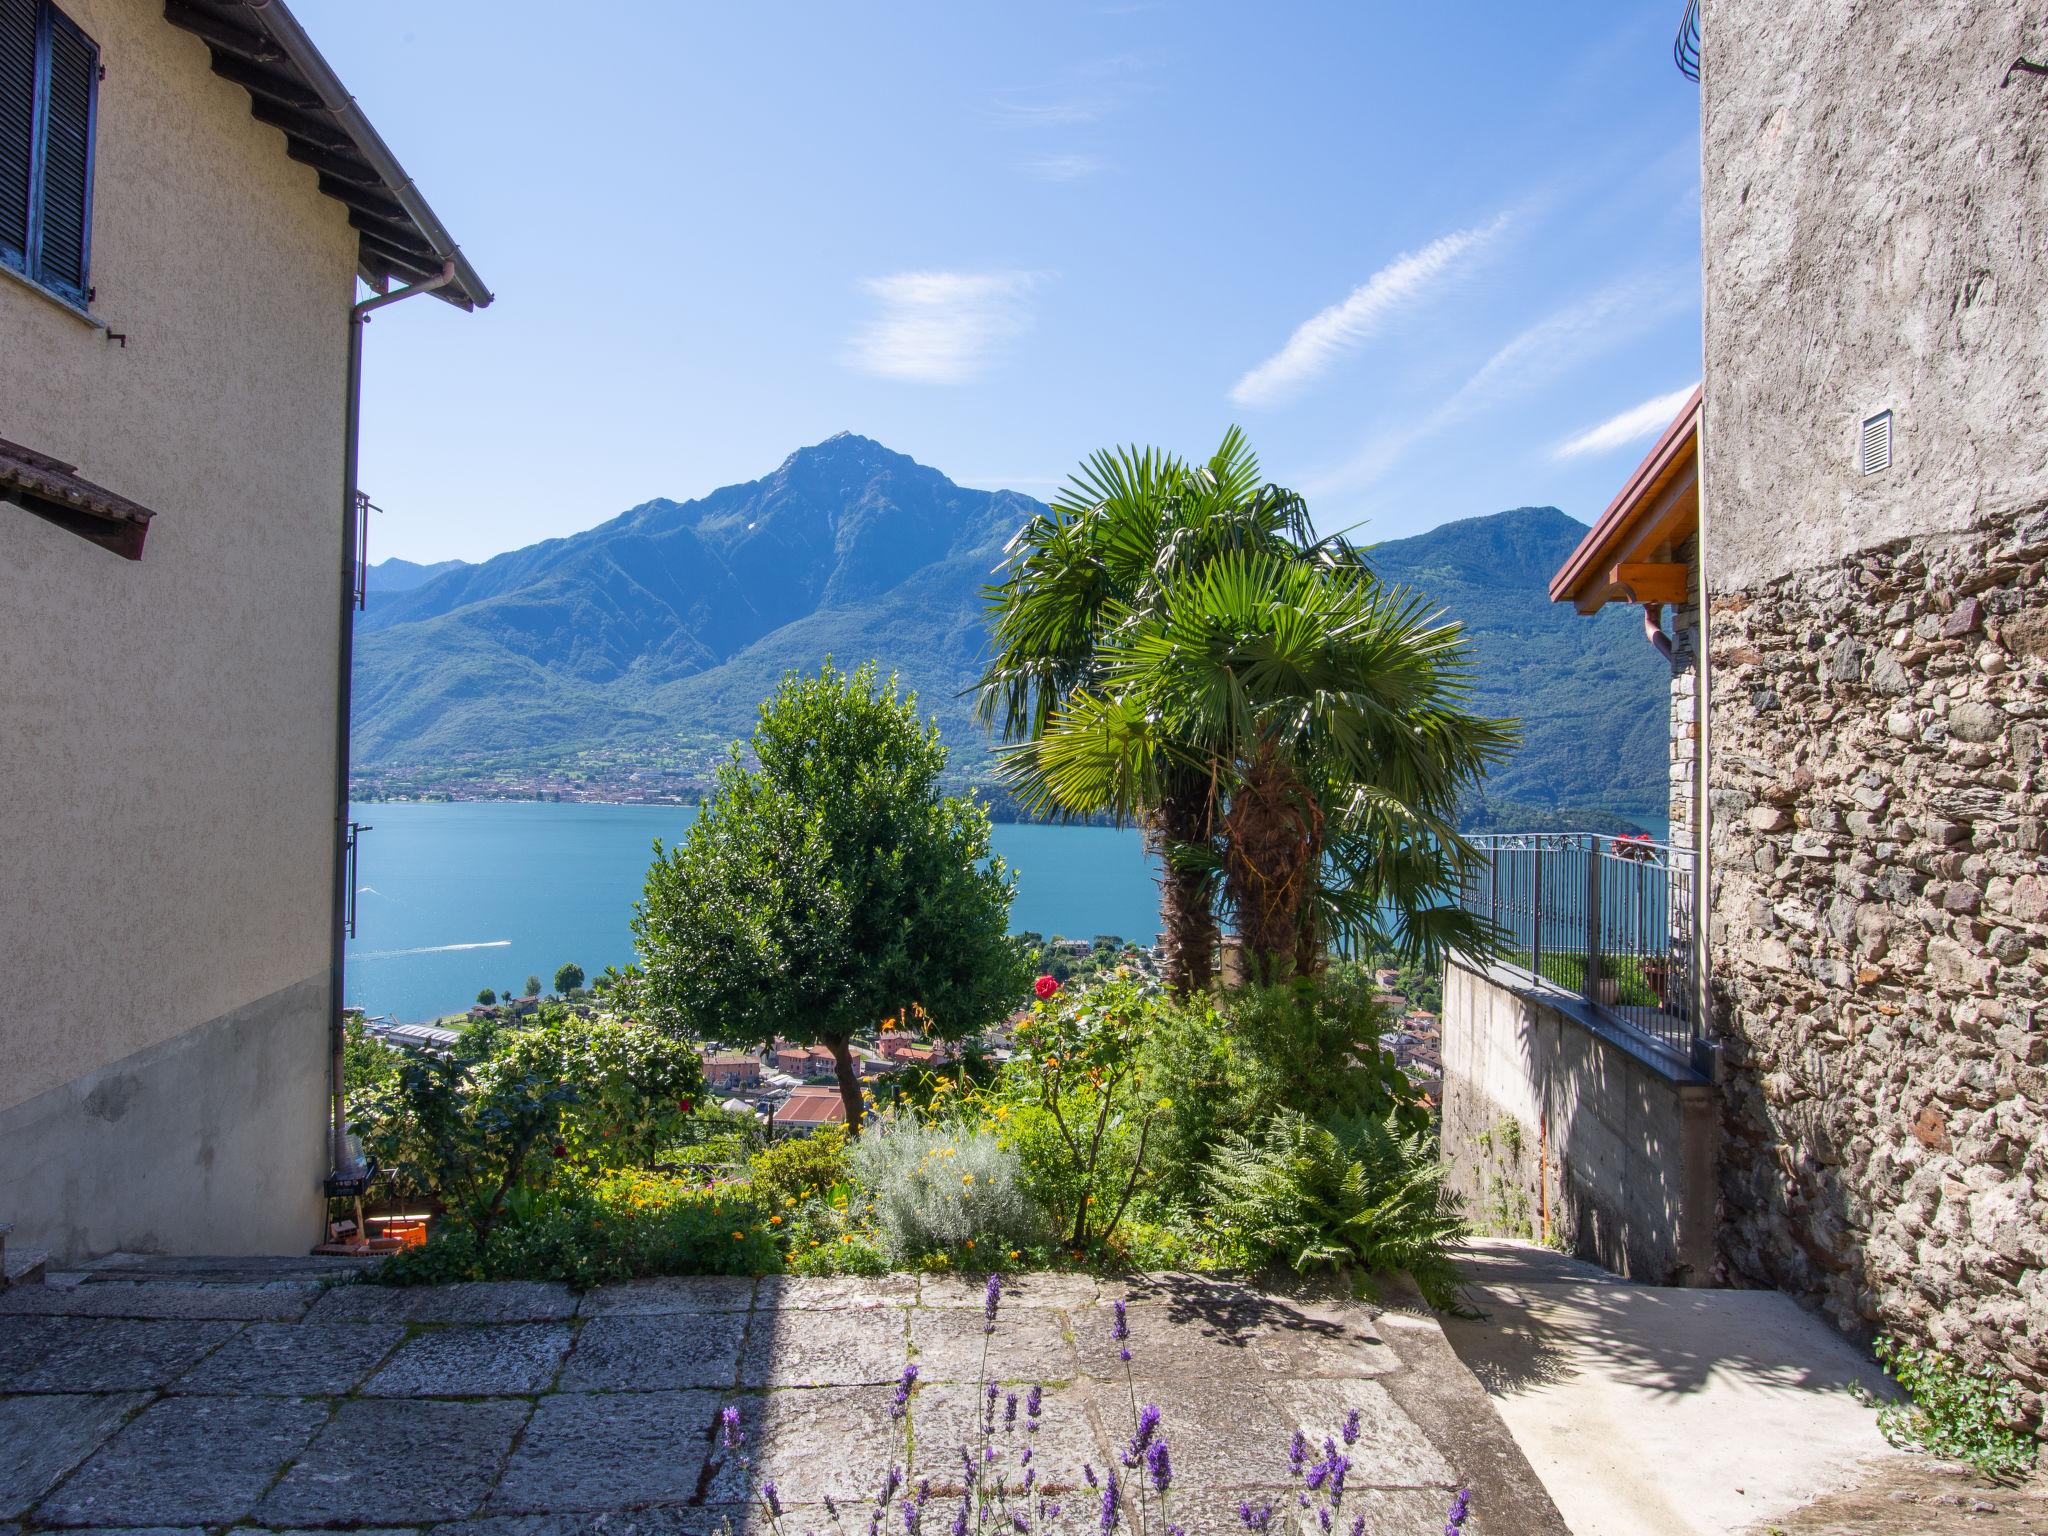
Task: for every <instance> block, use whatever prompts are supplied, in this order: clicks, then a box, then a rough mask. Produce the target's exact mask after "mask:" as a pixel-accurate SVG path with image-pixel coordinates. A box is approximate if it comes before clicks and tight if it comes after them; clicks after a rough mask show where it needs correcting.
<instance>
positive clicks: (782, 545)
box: [354, 433, 1665, 810]
mask: <svg viewBox="0 0 2048 1536" xmlns="http://www.w3.org/2000/svg"><path fill="white" fill-rule="evenodd" d="M1039 509H1040V504H1039V503H1038V502H1036V501H1034V500H1032V499H1031V498H1030V497H1028V496H1023V495H1020V494H1018V493H1016V492H1013V491H979V490H971V489H967V488H964V487H961V486H958V485H955V484H954V483H953V482H952V481H951V480H949V479H947V478H946V477H945V476H944V475H943V474H941V473H939V472H938V471H937V470H935V469H932V468H930V467H928V466H926V465H922V464H919V463H917V462H916V461H915V460H913V459H911V458H909V457H907V456H906V455H903V454H900V453H896V452H893V451H892V450H890V449H888V448H885V447H883V446H882V445H881V444H880V443H877V442H874V441H872V440H871V439H869V438H865V437H859V436H856V435H854V434H852V433H841V434H839V435H838V436H836V437H833V438H830V439H828V440H827V441H825V442H823V443H819V444H816V445H814V446H812V447H808V448H802V449H799V450H797V451H796V452H795V453H793V454H791V455H790V456H789V457H788V458H787V459H785V460H784V461H783V463H782V464H781V465H780V466H779V467H778V468H777V469H776V470H775V472H774V473H773V474H770V475H767V476H765V477H763V478H762V479H759V480H754V481H748V482H746V483H744V484H740V485H730V486H725V487H722V488H721V489H719V490H716V491H713V492H711V493H710V494H709V495H707V496H704V497H700V498H698V499H696V500H693V501H689V502H675V501H669V500H666V499H657V500H654V501H649V502H645V503H642V504H641V505H640V506H637V507H633V508H631V509H629V510H628V511H626V512H623V513H621V514H620V515H619V516H617V517H615V518H613V519H611V520H610V521H608V522H605V523H602V524H600V525H599V526H597V527H595V528H591V529H588V530H586V531H585V532H582V533H578V534H574V535H571V536H569V537H567V538H561V539H549V540H545V541H543V542H541V543H539V544H534V545H531V546H529V547H527V548H525V549H520V550H514V551H512V552H510V553H508V554H504V555H499V556H497V557H496V558H494V559H490V560H485V561H482V562H479V563H475V564H461V563H457V564H456V566H455V568H453V569H451V570H446V571H444V572H442V573H441V574H439V575H435V576H431V577H429V578H427V579H425V580H424V581H422V582H420V583H419V584H417V585H415V586H411V587H409V588H405V589H402V590H395V589H390V588H388V587H387V588H386V589H384V590H382V591H379V589H378V588H377V586H376V585H375V584H374V583H373V586H372V591H373V593H376V594H377V595H376V596H375V597H374V598H373V600H372V601H371V603H370V605H369V608H368V610H367V611H366V612H365V613H364V614H363V616H362V620H361V623H360V626H359V631H358V635H357V644H356V658H357V661H356V694H355V720H354V729H355V754H356V769H357V776H358V779H359V781H361V782H362V783H363V785H364V786H365V787H366V788H368V789H370V790H372V791H375V790H378V789H384V790H390V791H391V792H398V791H399V790H404V791H406V792H421V791H423V790H432V789H436V788H438V789H440V790H444V791H450V790H459V789H460V787H461V784H462V782H463V781H464V780H472V781H475V782H476V783H478V784H480V785H490V786H495V792H506V791H507V789H508V788H509V789H510V791H511V792H518V790H519V788H520V786H522V785H532V784H542V783H545V784H552V785H555V786H557V787H560V786H562V785H567V786H569V787H571V788H572V789H573V787H574V786H575V785H576V784H577V783H578V782H579V781H591V782H605V783H610V782H615V781H618V780H620V779H622V778H627V777H631V778H632V779H633V782H635V783H637V784H640V785H643V786H651V788H652V790H653V791H655V792H673V793H678V794H683V795H687V794H688V793H689V792H690V790H691V789H692V788H694V787H698V786H701V784H702V783H703V782H704V781H705V780H706V779H707V778H708V774H709V771H710V768H711V766H712V765H713V764H714V763H715V761H716V760H717V759H718V758H719V757H720V756H722V753H723V748H724V744H725V743H726V742H727V741H729V740H731V739H733V738H734V737H738V736H743V735H745V734H746V733H747V732H748V731H749V730H750V729H751V728H752V724H753V720H754V715H755V711H756V707H757V705H758V704H759V701H760V700H761V698H762V697H763V696H764V695H766V694H767V693H768V692H769V691H770V690H771V689H772V688H773V686H774V684H775V681H776V679H777V678H778V677H780V676H781V674H782V673H783V672H785V671H787V670H789V669H791V668H812V667H815V666H816V665H817V663H818V661H819V660H820V659H821V658H822V657H823V656H825V655H827V654H830V655H832V656H833V657H834V658H835V660H836V661H837V662H838V663H839V664H841V665H843V666H847V667H852V666H854V665H857V664H858V663H860V662H862V661H865V660H868V659H870V658H873V659H876V660H878V661H880V662H881V664H882V665H883V667H884V668H885V669H893V670H895V671H896V672H897V673H898V674H899V675H900V677H901V679H902V681H903V682H904V683H905V684H906V685H908V686H910V687H913V688H915V689H916V690H917V691H918V694H919V697H920V702H921V704H922V705H923V707H924V708H925V710H926V711H927V712H931V713H936V714H937V715H938V717H939V721H940V727H941V730H942V732H943V733H944V735H945V738H946V740H947V742H948V744H949V745H950V746H951V747H952V748H953V751H954V764H953V766H954V769H955V775H956V778H958V779H959V780H960V781H962V782H983V783H985V782H986V780H987V777H988V771H989V766H990V757H989V743H988V738H987V736H986V734H985V733H984V732H983V731H982V730H981V728H980V727H979V726H978V725H976V724H975V723H974V721H973V719H972V714H971V701H970V700H969V699H968V698H967V697H965V694H966V691H967V690H968V689H969V688H970V687H971V685H972V683H973V681H974V679H975V677H976V676H977V675H978V674H979V671H980V666H981V660H982V656H983V652H984V646H985V631H984V629H983V625H982V620H981V596H980V594H981V589H982V586H983V585H984V583H985V582H986V581H987V580H988V578H989V574H990V572H991V571H992V569H993V568H994V567H995V566H996V564H997V563H998V562H999V561H1000V559H1001V558H1002V550H1003V546H1004V544H1005V543H1006V542H1007V541H1008V540H1009V538H1010V537H1011V535H1012V534H1014V533H1015V532H1016V530H1017V528H1018V527H1019V526H1020V525H1021V524H1022V523H1023V522H1024V521H1025V520H1026V519H1027V518H1029V517H1030V516H1031V515H1032V514H1033V513H1034V512H1036V511H1038V510H1039ZM1584 532H1585V529H1584V526H1583V525H1581V524H1579V523H1577V522H1575V521H1573V520H1572V519H1571V518H1568V517H1566V516H1565V515H1564V514H1563V513H1562V512H1559V511H1557V510H1556V509H1555V508H1545V507H1537V508H1522V509H1519V510H1517V511H1513V512H1504V513H1500V514H1498V515H1496V516H1493V517H1482V518H1472V519H1468V520H1465V521H1463V522H1458V523H1450V524H1446V525H1444V526H1443V527H1441V528H1438V529H1435V530H1433V531H1431V532H1430V533H1426V534H1423V535H1420V536H1418V537H1416V538H1412V539H1400V540H1393V541H1390V542H1388V543H1386V544H1382V545H1380V546H1378V547H1377V548H1376V549H1375V550H1374V551H1373V560H1374V563H1375V565H1376V566H1377V567H1378V569H1379V570H1380V572H1381V574H1382V575H1383V576H1385V577H1386V578H1387V579H1388V580H1391V581H1397V582H1401V583H1403V584H1407V585H1414V586H1416V587H1418V588H1420V589H1421V590H1423V591H1424V592H1425V593H1427V594H1428V596H1429V597H1430V598H1431V599H1432V600H1433V601H1435V602H1438V603H1440V604H1441V605H1442V606H1443V607H1444V608H1446V609H1447V610H1448V611H1449V612H1450V614H1451V615H1452V616H1453V617H1456V618H1459V619H1461V620H1463V621H1465V622H1466V623H1467V625H1468V626H1469V628H1470V629H1471V632H1472V635H1473V639H1474V642H1475V645H1476V646H1477V647H1478V650H1479V654H1480V659H1481V663H1482V682H1481V686H1480V689H1479V696H1478V703H1479V705H1480V707H1482V708H1485V709H1488V710H1490V711H1493V712H1499V713H1520V714H1523V715H1525V716H1527V717H1528V719H1529V725H1528V737H1529V740H1528V744H1527V745H1526V746H1525V747H1524V748H1523V750H1522V752H1521V754H1520V755H1519V756H1518V757H1517V759H1516V760H1515V762H1514V763H1512V764H1511V765H1509V766H1508V767H1507V768H1506V769H1505V770H1503V771H1502V772H1500V773H1497V774H1496V775H1494V777H1493V779H1492V780H1491V781H1490V782H1489V785H1488V794H1489V796H1491V797H1493V798H1496V799H1501V800H1514V801H1524V802H1527V803H1531V804H1536V805H1542V806H1556V805H1573V806H1584V805H1605V806H1612V807H1618V808H1623V809H1640V810H1654V809H1657V808H1659V807H1660V806H1661V803H1662V800H1663V797H1664V766H1663V765H1664V731H1665V725H1664V719H1665V716H1664V706H1663V702H1662V688H1663V678H1664V673H1663V669H1662V663H1661V661H1660V660H1659V659H1658V657H1657V656H1656V653H1655V652H1654V651H1652V650H1651V649H1650V648H1649V647H1648V646H1647V645H1645V644H1643V642H1642V640H1641V638H1640V634H1641V631H1640V626H1639V625H1638V624H1637V623H1635V622H1634V621H1633V620H1632V619H1631V618H1629V617H1628V616H1627V615H1622V614H1605V615H1600V616H1598V617H1595V618H1592V619H1586V618H1580V617H1578V616H1576V615H1574V614H1572V613H1570V612H1569V611H1568V610H1565V609H1560V608H1556V607H1554V606H1553V605H1552V604H1551V603H1549V601H1548V600H1547V596H1546V594H1545V592H1544V582H1545V581H1546V580H1547V578H1548V576H1549V574H1550V572H1551V571H1552V570H1554V569H1555V568H1556V566H1557V565H1558V563H1559V562H1560V561H1561V560H1562V559H1563V558H1564V556H1565V554H1566V553H1568V552H1569V551H1570V549H1571V548H1572V546H1573V545H1574V544H1576V543H1577V542H1578V539H1579V538H1580V536H1581V535H1583V533H1584ZM1538 705H1540V709H1539V708H1538V707H1536V706H1538Z"/></svg>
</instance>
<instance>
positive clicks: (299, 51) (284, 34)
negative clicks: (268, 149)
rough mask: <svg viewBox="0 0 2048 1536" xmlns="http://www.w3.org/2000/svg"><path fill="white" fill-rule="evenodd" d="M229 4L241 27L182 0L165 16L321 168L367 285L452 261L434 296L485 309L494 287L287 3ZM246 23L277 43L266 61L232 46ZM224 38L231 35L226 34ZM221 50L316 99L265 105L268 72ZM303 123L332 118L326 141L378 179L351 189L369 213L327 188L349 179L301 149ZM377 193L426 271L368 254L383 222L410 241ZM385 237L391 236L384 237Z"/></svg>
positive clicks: (231, 0)
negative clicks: (421, 255)
mask: <svg viewBox="0 0 2048 1536" xmlns="http://www.w3.org/2000/svg"><path fill="white" fill-rule="evenodd" d="M226 3H227V4H228V5H229V6H230V7H231V8H232V9H234V10H239V11H240V12H241V15H242V20H241V22H239V23H224V22H221V21H219V20H216V19H214V17H215V13H212V12H209V11H207V10H206V9H205V8H203V7H201V6H198V5H192V4H181V3H180V0H166V4H165V6H164V19H165V20H166V21H169V22H170V23H171V24H172V25H173V26H177V27H180V28H183V29H184V30H186V31H190V32H192V33H193V34H194V35H195V36H197V37H199V38H200V40H201V41H202V42H205V43H206V44H207V45H208V47H209V48H211V49H212V50H213V51H214V56H215V72H216V73H219V74H221V75H222V77H223V78H226V79H231V80H235V81H236V83H238V84H240V85H242V86H243V88H244V89H246V90H248V91H249V92H250V99H251V103H252V111H254V112H255V115H256V116H257V117H258V118H259V120H262V121H266V122H270V123H272V125H273V126H276V127H278V128H279V129H280V131H282V132H283V133H285V135H286V138H287V143H288V144H289V145H290V146H291V152H292V154H293V158H294V159H298V160H301V161H304V162H305V163H308V164H314V165H316V166H318V167H319V168H320V169H321V170H322V177H321V191H322V192H323V193H325V194H326V195H327V196H330V197H336V198H337V199H338V200H343V201H346V202H347V205H348V206H349V208H350V210H351V211H350V215H349V222H350V223H351V224H353V225H354V226H355V228H356V230H357V235H358V239H357V254H358V271H359V272H360V274H361V276H362V278H363V280H364V281H365V282H367V283H368V284H369V285H370V286H371V287H373V288H379V289H381V288H383V287H384V286H385V285H386V284H387V283H388V282H389V281H390V279H391V278H392V276H393V275H394V272H396V275H402V276H407V277H408V280H413V279H416V278H417V277H423V276H431V275H432V274H433V273H434V272H436V271H438V270H440V269H441V268H442V267H443V266H444V265H447V264H451V263H452V264H453V267H454V272H455V278H454V281H453V282H451V283H449V284H447V285H446V286H445V287H442V288H439V289H436V290H434V293H435V296H436V297H437V298H439V299H441V300H443V301H444V302H446V303H449V304H453V305H455V306H456V307H458V308H460V309H482V308H484V307H485V306H486V305H488V304H489V303H490V302H491V298H492V295H491V290H490V289H489V288H488V287H486V286H485V285H484V280H483V278H482V277H481V276H480V275H479V274H478V272H477V270H476V268H475V267H473V266H472V265H471V264H470V262H469V259H468V258H467V257H466V256H464V255H463V254H462V248H461V247H460V246H459V245H457V244H456V243H455V237H454V236H453V235H451V234H450V233H449V232H448V228H447V226H446V225H444V224H443V223H442V222H441V220H440V218H439V216H437V215H436V214H435V212H434V210H433V209H432V207H430V206H429V205H428V203H427V200H426V198H424V197H423V196H421V195H420V191H419V189H418V187H416V186H415V185H414V184H413V180H412V178H411V177H410V176H408V175H407V174H406V171H405V167H404V166H402V165H400V164H399V163H398V157H397V156H396V155H394V154H392V152H391V148H390V146H389V145H387V144H386V143H385V142H384V140H383V137H382V136H381V135H380V134H379V133H378V132H377V130H376V128H375V127H374V126H372V124H371V122H370V120H369V119H368V118H367V117H365V116H364V115H363V111H362V109H361V108H360V107H358V106H357V105H356V101H355V98H354V97H353V96H351V95H350V94H349V92H348V88H347V87H346V86H344V85H343V84H342V83H341V79H340V77H339V76H337V75H336V74H335V72H334V70H333V69H332V67H330V66H329V64H328V63H327V60H326V59H325V58H323V57H322V56H321V53H320V50H319V49H318V48H317V47H315V46H314V44H313V40H312V38H310V37H309V36H307V35H306V30H305V28H304V27H302V26H300V25H299V21H298V18H297V17H295V16H293V15H292V13H291V11H290V9H289V8H288V7H287V6H286V5H285V3H284V0H226ZM209 21H211V22H212V25H211V26H209V25H207V23H208V22H209ZM243 26H247V27H250V28H253V29H254V30H255V32H256V34H257V35H259V36H260V37H261V38H263V39H265V40H267V41H268V42H269V43H270V44H272V45H274V56H271V50H264V51H263V55H262V56H260V57H257V58H254V59H250V58H249V56H248V55H247V54H243V53H241V52H240V50H239V49H237V48H235V47H233V46H232V44H233V41H234V37H233V36H232V35H233V34H239V33H240V30H241V28H242V27H243ZM223 33H226V34H230V35H228V36H224V35H223ZM224 50H225V53H226V55H227V56H228V57H240V58H243V59H246V60H249V62H252V63H255V64H259V65H267V64H282V65H285V66H288V67H289V69H290V70H291V71H292V72H293V73H294V74H295V75H296V77H297V79H298V80H299V81H302V82H303V83H304V85H305V86H306V87H307V88H308V89H310V91H311V93H312V96H313V98H314V99H313V100H310V101H309V100H304V99H300V100H294V101H285V102H281V101H279V100H277V99H276V98H275V97H272V98H271V99H269V100H267V101H266V99H265V96H264V95H263V94H262V89H263V84H264V81H263V78H262V77H264V76H265V71H263V70H262V69H258V70H255V71H254V72H247V71H242V70H240V69H229V68H226V67H224V66H223V64H222V59H223V54H224ZM272 83H273V84H274V83H275V82H274V81H272ZM308 119H329V120H331V121H332V122H333V125H334V127H335V129H336V130H337V131H338V132H339V133H340V135H341V136H342V139H343V140H345V143H335V141H333V140H331V139H330V140H329V141H328V143H329V144H330V145H332V147H334V148H336V149H340V150H344V151H345V150H347V149H353V150H354V152H355V153H356V154H357V155H359V156H361V158H362V160H363V162H364V163H365V164H366V165H367V166H368V167H369V168H370V171H371V172H372V173H373V174H374V176H375V177H376V183H377V184H376V186H375V187H374V188H368V187H361V186H357V188H356V190H357V191H358V192H360V193H366V194H367V195H368V200H369V201H370V202H371V203H372V204H375V205H376V206H374V207H371V208H366V207H365V206H364V203H363V201H362V199H361V198H357V199H353V200H351V199H343V198H341V195H340V190H341V189H340V187H339V186H338V185H330V181H340V180H346V179H347V178H346V177H345V176H342V177H335V176H333V175H332V174H331V172H332V170H334V169H335V168H334V167H329V166H326V165H322V164H321V160H322V158H323V157H322V154H321V150H322V149H323V147H325V146H322V145H320V144H317V143H308V144H304V145H302V144H301V143H300V140H299V139H298V138H296V137H294V132H293V130H294V126H297V125H300V124H305V123H307V120H308ZM344 158H345V155H344ZM343 169H345V167H344V168H343ZM380 194H381V195H382V196H383V197H388V198H389V200H390V202H391V203H395V204H396V205H397V211H398V212H399V213H400V214H401V215H402V216H403V219H404V222H405V223H406V224H409V225H410V226H411V227H412V230H413V231H416V232H417V234H418V236H419V237H420V239H422V240H423V241H424V242H425V244H426V246H427V248H428V249H429V250H430V251H431V252H432V253H433V258H434V259H433V261H432V262H431V263H430V264H429V269H428V270H427V271H425V272H418V273H415V272H413V270H412V268H413V266H414V265H415V264H416V263H417V257H418V253H417V252H405V251H401V250H399V249H398V248H397V247H390V248H389V254H388V255H387V256H386V258H385V259H386V265H385V266H383V267H379V266H377V265H376V264H374V262H373V261H372V260H371V259H370V258H372V257H375V256H377V255H378V254H379V253H378V252H377V251H376V250H375V249H366V245H367V246H370V247H374V246H376V245H377V244H378V242H379V227H380V226H385V225H387V224H388V225H389V227H391V228H396V229H398V230H399V232H400V234H401V236H402V237H403V240H404V242H405V243H409V241H410V236H409V235H406V234H405V232H404V231H403V228H402V226H399V225H398V224H397V223H396V221H392V220H389V213H390V210H389V209H388V208H387V207H385V206H383V205H382V204H378V203H377V198H378V196H379V195H380ZM386 238H387V239H388V238H389V237H388V235H387V237H386Z"/></svg>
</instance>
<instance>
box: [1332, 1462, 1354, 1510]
mask: <svg viewBox="0 0 2048 1536" xmlns="http://www.w3.org/2000/svg"><path fill="white" fill-rule="evenodd" d="M1350 1471H1351V1458H1350V1457H1349V1456H1341V1455H1340V1456H1332V1457H1331V1458H1330V1501H1331V1502H1332V1503H1342V1502H1343V1499H1344V1479H1345V1477H1346V1476H1348V1475H1349V1474H1350Z"/></svg>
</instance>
